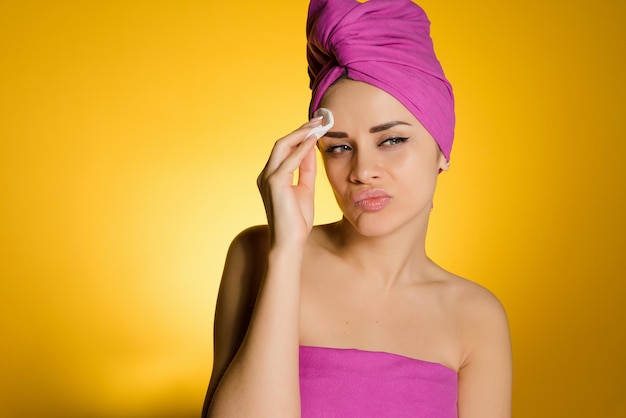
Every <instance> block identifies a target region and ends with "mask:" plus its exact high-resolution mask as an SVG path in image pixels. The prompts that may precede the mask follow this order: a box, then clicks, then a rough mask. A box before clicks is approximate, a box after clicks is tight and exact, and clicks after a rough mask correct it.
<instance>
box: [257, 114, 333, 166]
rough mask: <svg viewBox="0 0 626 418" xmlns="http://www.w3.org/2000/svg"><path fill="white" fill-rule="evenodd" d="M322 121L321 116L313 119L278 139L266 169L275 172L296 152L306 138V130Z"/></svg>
mask: <svg viewBox="0 0 626 418" xmlns="http://www.w3.org/2000/svg"><path fill="white" fill-rule="evenodd" d="M321 122H322V119H321V118H319V117H318V118H314V119H311V120H310V121H309V122H307V123H305V124H304V125H302V126H301V127H300V128H298V129H297V130H295V131H294V132H292V133H290V134H289V135H286V136H284V137H283V138H281V139H279V140H278V141H276V143H275V144H274V148H273V149H272V153H271V154H270V157H269V159H268V161H267V164H266V166H265V171H268V172H270V173H272V172H274V171H275V170H276V169H277V168H278V167H279V166H280V165H281V164H282V162H283V161H284V160H285V159H286V158H287V157H289V155H290V154H291V153H292V152H294V149H296V148H297V147H299V145H300V144H301V143H302V142H304V140H306V138H305V134H306V132H308V131H309V130H310V129H311V128H313V127H315V126H319V125H320V124H321Z"/></svg>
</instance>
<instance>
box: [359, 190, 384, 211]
mask: <svg viewBox="0 0 626 418" xmlns="http://www.w3.org/2000/svg"><path fill="white" fill-rule="evenodd" d="M352 201H353V202H354V205H355V206H356V207H358V208H360V209H361V210H363V211H365V212H376V211H379V210H381V209H384V208H385V207H386V206H387V205H388V204H389V202H391V196H389V194H388V193H387V192H385V191H384V190H380V189H368V190H361V191H359V192H357V193H355V194H354V196H353V197H352Z"/></svg>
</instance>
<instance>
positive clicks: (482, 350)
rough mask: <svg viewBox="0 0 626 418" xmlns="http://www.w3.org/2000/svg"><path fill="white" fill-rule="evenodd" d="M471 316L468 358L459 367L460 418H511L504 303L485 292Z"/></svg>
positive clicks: (510, 367) (468, 331)
mask: <svg viewBox="0 0 626 418" xmlns="http://www.w3.org/2000/svg"><path fill="white" fill-rule="evenodd" d="M481 293H482V295H481V296H480V297H478V298H476V299H474V300H473V303H471V307H470V309H471V311H470V312H468V315H467V320H468V322H467V324H468V326H467V327H466V337H465V338H466V342H467V343H466V347H467V350H466V358H465V361H464V364H463V366H462V368H461V370H459V400H458V406H459V418H510V417H511V386H512V360H511V343H510V337H509V326H508V321H507V318H506V314H505V312H504V309H503V307H502V305H501V304H500V302H499V301H498V300H497V299H496V297H495V296H493V295H492V294H491V293H489V292H487V291H484V292H481Z"/></svg>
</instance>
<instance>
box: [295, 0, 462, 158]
mask: <svg viewBox="0 0 626 418" xmlns="http://www.w3.org/2000/svg"><path fill="white" fill-rule="evenodd" d="M306 29H307V39H308V45H307V58H308V62H309V77H310V79H311V89H312V98H311V105H310V109H309V111H310V113H311V114H313V112H314V111H315V110H316V109H317V108H318V107H319V104H320V100H321V98H322V96H323V95H324V93H325V92H326V90H327V89H328V87H329V86H330V85H331V84H332V83H333V82H335V81H336V80H337V79H338V78H339V77H340V76H342V75H343V74H344V73H347V75H348V77H349V78H351V79H353V80H358V81H362V82H365V83H368V84H371V85H373V86H376V87H378V88H380V89H382V90H384V91H386V92H387V93H389V94H391V95H392V96H394V97H395V98H396V99H397V100H398V101H399V102H400V103H402V104H403V105H404V106H405V107H406V108H407V109H409V111H410V112H411V113H412V114H413V115H414V116H415V117H416V118H417V120H419V121H420V123H421V124H422V125H424V127H425V128H426V130H428V132H429V133H430V134H431V135H432V137H433V138H434V139H435V141H437V143H438V144H439V147H440V148H441V150H442V151H443V153H444V155H445V156H446V158H447V159H448V160H449V159H450V152H451V150H452V141H453V138H454V123H455V116H454V96H453V93H452V86H451V85H450V83H449V82H448V80H447V79H446V77H445V75H444V73H443V70H442V68H441V65H440V64H439V61H438V60H437V57H436V56H435V52H434V49H433V43H432V40H431V38H430V22H429V20H428V17H427V16H426V14H425V13H424V11H423V10H422V9H421V8H420V7H419V6H418V5H417V4H415V3H413V2H412V1H411V0H369V1H367V2H365V3H359V2H358V1H357V0H311V3H310V5H309V15H308V21H307V28H306Z"/></svg>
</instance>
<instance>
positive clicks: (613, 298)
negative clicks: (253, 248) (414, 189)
mask: <svg viewBox="0 0 626 418" xmlns="http://www.w3.org/2000/svg"><path fill="white" fill-rule="evenodd" d="M421 4H422V6H423V7H424V8H425V9H426V11H427V12H428V14H429V16H430V18H431V21H432V22H433V27H432V31H433V36H434V38H435V47H436V49H437V52H438V54H439V58H440V60H441V61H442V63H443V65H444V68H445V70H446V73H447V75H448V76H449V78H450V79H451V81H452V83H453V85H454V87H455V93H456V96H457V114H458V125H457V130H456V145H455V149H454V150H453V155H452V168H451V170H450V171H449V172H448V173H445V174H443V175H442V177H441V181H440V184H439V190H438V192H437V198H436V202H435V210H434V213H433V219H432V226H431V231H430V237H429V241H428V245H429V249H430V254H431V255H432V257H433V258H434V259H435V260H436V261H438V262H439V263H440V264H442V265H443V266H444V267H446V268H448V269H450V270H452V271H454V272H457V273H458V274H461V275H464V276H466V277H468V278H471V279H473V280H475V281H478V282H480V283H482V284H484V285H485V286H487V287H488V288H490V289H491V290H492V291H494V292H495V293H496V294H497V295H498V296H499V297H500V299H501V300H502V302H503V303H504V305H505V306H506V308H507V310H508V313H509V317H510V323H511V328H512V339H513V344H514V358H515V381H514V415H515V416H516V417H534V418H540V417H546V418H547V417H550V418H552V417H561V416H562V417H618V416H619V417H623V416H626V398H624V375H626V360H624V352H626V344H625V341H624V340H625V338H626V320H625V319H626V318H625V317H626V315H625V314H624V297H625V296H626V295H625V293H626V292H625V289H626V285H625V284H624V281H625V279H626V268H625V267H624V265H625V264H624V253H625V249H626V243H625V236H626V227H625V225H626V222H625V220H624V215H625V214H626V204H625V195H626V175H625V174H624V171H623V167H624V162H623V161H624V158H625V157H624V156H625V155H626V135H625V134H624V128H623V123H624V111H625V106H624V97H625V96H626V86H625V81H624V74H626V65H625V56H626V55H625V52H626V51H625V45H626V43H625V42H624V39H626V30H625V29H624V24H623V21H624V17H625V16H626V13H625V11H626V7H625V6H624V3H623V2H616V1H598V2H593V3H590V4H586V3H581V2H571V1H565V0H555V1H549V2H548V1H539V0H531V1H527V2H522V3H520V2H513V3H511V2H508V3H507V2H502V1H495V0H477V1H473V2H468V1H461V0H455V1H445V2H444V1H435V0H425V1H422V2H421ZM306 9H307V1H305V0H297V1H295V0H290V1H285V0H265V1H262V2H261V1H257V2H252V1H249V2H241V1H240V2H235V1H233V2H224V1H219V2H218V1H209V0H203V1H176V2H174V1H117V0H116V1H107V2H84V1H67V0H62V1H52V2H48V1H23V2H17V1H4V2H2V4H1V5H0V45H1V48H0V54H1V55H0V57H1V58H0V60H1V65H0V96H1V101H0V138H1V148H0V191H1V198H0V219H1V221H0V232H1V240H0V250H1V253H0V254H1V255H0V260H1V261H0V276H1V283H2V284H1V288H0V291H1V293H0V295H1V298H2V302H1V303H0V314H1V316H0V318H1V320H0V321H1V322H0V324H1V326H2V327H1V330H2V334H1V337H0V338H1V343H0V355H1V358H0V365H1V370H0V376H1V379H0V381H1V382H2V383H1V385H2V386H1V387H0V416H2V417H5V416H6V417H32V416H48V417H124V418H144V417H146V418H147V417H156V418H158V417H195V416H198V415H199V412H200V408H201V404H202V400H203V397H204V391H205V388H206V384H207V382H208V379H209V375H210V369H211V356H212V349H211V333H212V316H213V307H214V301H215V296H216V291H217V287H218V282H219V276H220V272H221V268H222V263H223V259H224V255H225V252H226V249H227V246H228V244H229V242H230V240H231V239H232V237H233V236H234V235H235V234H236V233H237V232H238V231H240V230H241V229H243V228H245V227H246V226H249V225H252V224H257V223H262V222H264V212H263V209H262V204H261V201H260V199H259V198H258V196H257V192H256V188H255V178H256V175H257V173H258V171H259V170H260V169H261V168H262V166H263V164H264V162H265V156H266V155H267V154H268V152H269V149H270V147H271V144H272V143H273V141H274V140H275V139H276V138H278V137H279V136H282V135H283V134H285V133H287V132H288V131H290V130H292V129H293V128H295V127H296V126H298V125H300V124H301V123H303V122H304V121H305V118H306V110H307V105H308V94H309V91H308V79H307V75H306V60H305V49H304V48H305V37H304V25H305V18H306ZM319 184H320V192H319V199H318V201H317V204H318V206H317V222H327V221H331V220H334V219H335V218H336V217H337V210H336V209H335V208H334V202H333V199H332V197H331V194H330V193H329V191H328V189H326V188H325V187H324V186H323V185H324V178H323V176H320V182H319Z"/></svg>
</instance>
